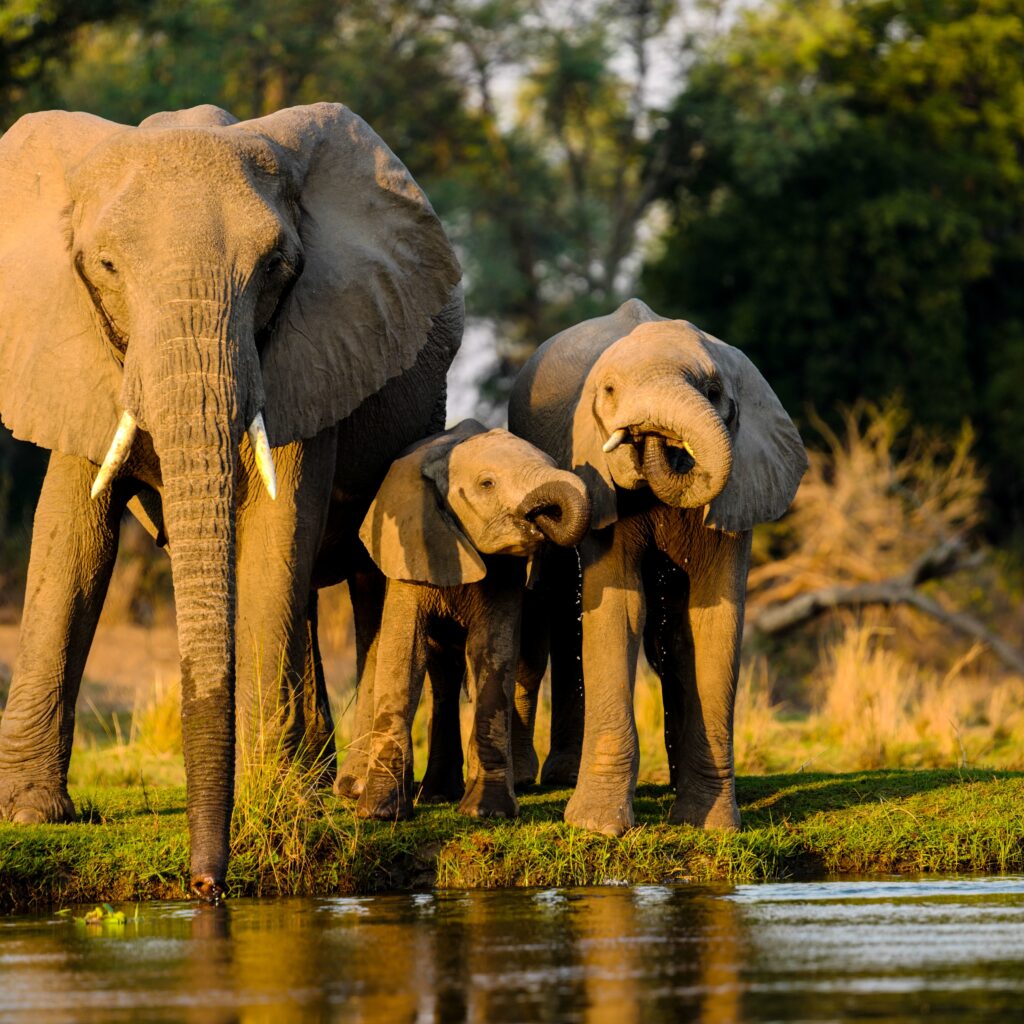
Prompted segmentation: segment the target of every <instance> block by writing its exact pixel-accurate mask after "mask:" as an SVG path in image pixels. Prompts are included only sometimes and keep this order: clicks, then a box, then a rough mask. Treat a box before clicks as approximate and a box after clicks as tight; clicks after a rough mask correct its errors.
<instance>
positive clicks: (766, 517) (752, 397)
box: [704, 335, 807, 532]
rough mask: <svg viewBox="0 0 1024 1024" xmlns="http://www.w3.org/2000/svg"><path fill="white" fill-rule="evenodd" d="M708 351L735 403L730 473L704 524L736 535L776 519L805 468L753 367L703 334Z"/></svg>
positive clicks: (793, 435)
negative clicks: (758, 524)
mask: <svg viewBox="0 0 1024 1024" xmlns="http://www.w3.org/2000/svg"><path fill="white" fill-rule="evenodd" d="M705 337H706V338H707V349H708V352H709V354H710V355H711V358H712V359H713V360H714V362H715V365H716V366H717V367H718V370H719V373H720V374H721V377H722V380H723V381H724V382H725V386H726V390H727V391H728V392H730V393H731V395H732V398H733V400H734V401H735V403H736V419H735V423H734V426H733V456H732V472H731V473H730V474H729V480H728V482H727V483H726V485H725V489H724V490H723V491H722V493H721V494H720V495H719V496H718V497H717V498H715V500H714V501H712V502H711V504H710V506H709V507H708V512H707V516H706V517H705V520H704V524H705V525H706V526H711V527H714V528H715V529H718V530H728V531H730V532H740V531H743V530H751V529H753V528H754V526H755V525H756V524H757V523H767V522H771V521H772V520H773V519H778V518H779V517H780V516H781V515H782V514H783V513H784V512H785V511H786V509H787V508H789V505H790V502H791V501H792V500H793V497H794V495H795V494H796V489H797V487H798V486H799V485H800V479H801V477H802V476H803V475H804V472H805V471H806V469H807V452H806V451H805V449H804V445H803V441H801V440H800V435H799V434H798V433H797V429H796V427H795V426H793V421H792V420H791V419H790V418H789V416H788V415H787V414H786V410H785V409H783V408H782V403H781V402H780V401H779V400H778V398H777V397H776V395H775V392H774V391H772V389H771V388H770V387H769V386H768V382H767V381H766V380H765V379H764V377H762V376H761V374H760V372H759V371H758V369H757V367H756V366H754V364H753V363H752V362H751V361H750V360H749V359H748V358H747V357H746V356H745V355H744V354H743V353H742V352H741V351H740V350H739V349H737V348H733V347H732V346H731V345H727V344H725V342H723V341H719V340H718V339H717V338H712V337H710V336H708V335H705Z"/></svg>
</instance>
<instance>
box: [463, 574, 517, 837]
mask: <svg viewBox="0 0 1024 1024" xmlns="http://www.w3.org/2000/svg"><path fill="white" fill-rule="evenodd" d="M479 586H480V589H481V591H486V590H488V589H490V588H488V587H487V585H486V583H485V584H482V585H479ZM483 603H484V604H485V605H486V609H487V610H486V612H484V613H482V614H481V615H480V616H479V617H477V618H476V621H474V622H473V624H472V625H471V627H470V630H469V636H468V637H467V640H466V669H467V674H468V676H469V689H470V693H471V695H472V697H473V702H474V707H473V729H472V732H471V733H470V737H469V744H468V753H469V757H468V765H467V771H466V792H465V795H464V796H463V797H462V800H461V802H460V803H459V812H460V813H461V814H468V815H471V816H472V817H477V818H514V817H516V816H517V815H518V814H519V804H518V802H517V801H516V796H515V785H514V778H515V776H514V772H513V767H512V706H513V693H514V689H515V669H516V660H517V654H518V648H519V642H518V641H519V618H520V599H519V595H518V593H516V594H515V595H512V594H501V595H497V596H494V597H492V599H491V600H488V601H486V602H483Z"/></svg>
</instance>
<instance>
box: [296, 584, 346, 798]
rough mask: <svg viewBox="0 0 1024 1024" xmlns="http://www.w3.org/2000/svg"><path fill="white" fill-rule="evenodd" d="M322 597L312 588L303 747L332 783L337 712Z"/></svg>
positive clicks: (327, 782)
mask: <svg viewBox="0 0 1024 1024" xmlns="http://www.w3.org/2000/svg"><path fill="white" fill-rule="evenodd" d="M318 601H319V598H318V595H317V592H316V591H315V590H311V591H310V593H309V611H308V613H307V617H306V670H305V674H304V679H305V683H306V685H305V688H304V690H303V699H304V703H305V707H304V709H303V713H304V717H305V720H306V735H305V736H304V737H303V740H302V744H303V748H304V749H305V750H307V751H309V753H310V754H311V755H312V756H313V758H314V763H315V764H317V765H320V766H322V769H323V774H322V776H321V779H320V782H321V783H322V784H325V785H329V784H330V783H331V782H333V780H334V777H335V772H336V771H337V767H338V759H337V755H336V753H335V747H334V716H333V715H332V714H331V702H330V698H329V697H328V696H327V677H326V675H325V674H324V660H323V657H322V655H321V654H320V638H319V634H318V614H317V604H318Z"/></svg>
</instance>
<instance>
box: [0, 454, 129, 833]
mask: <svg viewBox="0 0 1024 1024" xmlns="http://www.w3.org/2000/svg"><path fill="white" fill-rule="evenodd" d="M95 476H96V466H95V465H93V463H91V462H89V461H88V460H87V459H82V458H76V457H73V456H67V455H60V454H58V453H57V452H54V453H53V454H52V455H51V456H50V464H49V468H48V469H47V471H46V478H45V479H44V481H43V489H42V493H41V494H40V496H39V504H38V505H37V507H36V514H35V521H34V524H33V528H32V551H31V555H30V557H29V567H28V581H27V584H26V588H25V608H24V612H23V615H22V623H21V635H20V638H19V641H18V654H17V657H16V659H15V663H14V672H13V675H12V678H11V689H10V694H9V696H8V700H7V707H6V709H5V710H4V714H3V720H2V722H0V817H3V818H6V819H8V820H11V821H16V822H24V823H35V822H45V821H67V820H70V819H71V818H73V817H74V813H75V812H74V806H73V805H72V803H71V798H70V797H69V796H68V790H67V784H68V763H69V761H70V759H71V742H72V739H73V736H74V730H75V702H76V700H77V699H78V688H79V686H80V684H81V681H82V672H83V671H84V669H85V662H86V658H87V657H88V654H89V648H90V646H91V645H92V640H93V635H94V633H95V631H96V623H97V622H98V621H99V617H100V611H101V609H102V607H103V599H104V597H105V596H106V593H107V585H108V584H109V582H110V574H111V572H112V571H113V568H114V559H115V557H116V556H117V543H118V533H119V530H120V522H121V514H122V512H123V511H124V509H125V506H126V504H127V502H128V499H129V498H130V497H131V494H132V492H133V489H134V488H135V487H136V486H137V485H136V484H134V483H133V482H132V481H130V480H115V481H114V483H113V485H112V486H111V487H109V488H108V489H107V490H106V491H104V492H103V494H101V495H100V496H99V497H98V498H97V499H96V500H95V501H94V500H92V499H91V498H90V497H89V490H90V488H91V487H92V482H93V478H94V477H95Z"/></svg>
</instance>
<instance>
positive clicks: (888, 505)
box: [750, 402, 984, 608]
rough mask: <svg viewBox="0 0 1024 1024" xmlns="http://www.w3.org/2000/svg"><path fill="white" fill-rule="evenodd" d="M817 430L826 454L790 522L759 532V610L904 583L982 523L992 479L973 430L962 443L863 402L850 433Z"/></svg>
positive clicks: (812, 469) (820, 454) (755, 580)
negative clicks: (860, 587)
mask: <svg viewBox="0 0 1024 1024" xmlns="http://www.w3.org/2000/svg"><path fill="white" fill-rule="evenodd" d="M814 422H815V427H816V429H817V430H818V431H819V432H820V433H821V435H822V437H823V438H824V440H825V449H824V450H823V451H810V452H809V453H808V458H809V462H810V466H809V468H808V470H807V473H806V475H805V476H804V479H803V482H802V483H801V484H800V489H799V491H798V492H797V496H796V499H795V500H794V503H793V508H792V510H791V512H790V514H789V515H788V516H787V517H786V519H785V520H784V522H783V524H781V525H780V526H778V527H769V528H767V529H765V530H762V531H759V532H758V535H757V537H756V540H757V543H756V545H755V555H754V560H755V565H754V568H753V569H752V570H751V573H750V596H751V605H752V607H754V608H756V607H758V606H761V605H764V604H771V603H774V602H779V601H785V600H788V599H789V598H791V597H795V596H796V595H798V594H803V593H808V592H810V591H815V590H820V589H821V588H822V587H826V586H830V585H833V584H836V583H848V584H853V583H864V582H869V581H878V580H884V579H889V578H891V577H893V576H898V575H900V574H901V573H903V572H905V571H906V570H907V569H908V568H909V567H910V566H911V565H912V564H913V563H914V562H915V561H917V560H918V559H919V558H920V557H921V556H922V555H924V554H925V553H926V552H928V551H930V550H932V549H933V548H935V547H936V546H938V545H939V544H940V543H942V542H944V541H946V540H948V539H949V538H951V537H954V536H961V535H963V534H965V533H967V532H968V531H970V530H971V529H972V528H973V527H975V526H976V525H977V523H978V521H979V518H980V511H979V506H980V500H981V496H982V493H983V491H984V482H983V480H982V478H981V475H980V473H979V471H978V468H977V466H976V465H975V462H974V460H973V458H972V457H971V455H970V449H971V444H972V442H973V437H974V435H973V433H972V431H971V428H970V427H969V426H968V425H966V424H965V425H964V427H963V429H962V430H961V432H960V435H959V437H958V438H957V439H956V441H954V442H952V443H948V442H944V441H941V440H938V439H936V438H933V437H929V436H928V435H926V434H925V433H923V432H922V431H921V430H920V429H918V428H910V427H909V417H908V415H907V414H906V412H904V411H903V410H902V409H901V408H900V407H899V406H898V405H896V404H894V403H892V402H890V403H888V404H886V405H883V406H876V405H872V404H870V403H867V402H861V403H858V404H857V405H855V406H854V407H853V408H852V409H850V410H848V411H847V412H846V413H845V415H844V428H843V431H842V433H840V434H836V433H834V432H833V431H831V430H830V429H829V428H828V427H827V426H826V425H825V424H824V423H823V422H822V421H820V420H815V421H814Z"/></svg>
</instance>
